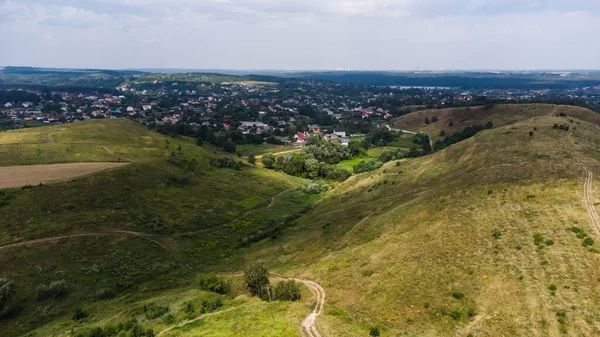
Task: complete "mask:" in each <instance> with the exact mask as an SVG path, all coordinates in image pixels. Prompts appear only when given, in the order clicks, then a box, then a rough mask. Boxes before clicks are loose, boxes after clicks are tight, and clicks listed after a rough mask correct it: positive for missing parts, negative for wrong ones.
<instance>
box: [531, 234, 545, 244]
mask: <svg viewBox="0 0 600 337" xmlns="http://www.w3.org/2000/svg"><path fill="white" fill-rule="evenodd" d="M533 243H534V244H535V245H536V246H540V245H542V244H543V243H544V237H543V236H542V234H541V233H535V234H533Z"/></svg>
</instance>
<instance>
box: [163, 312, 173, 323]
mask: <svg viewBox="0 0 600 337" xmlns="http://www.w3.org/2000/svg"><path fill="white" fill-rule="evenodd" d="M163 323H164V324H165V325H173V324H175V316H173V315H171V314H168V315H166V316H165V317H164V318H163Z"/></svg>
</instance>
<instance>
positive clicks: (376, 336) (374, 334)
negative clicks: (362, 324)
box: [369, 326, 381, 337]
mask: <svg viewBox="0 0 600 337" xmlns="http://www.w3.org/2000/svg"><path fill="white" fill-rule="evenodd" d="M380 335H381V333H380V332H379V328H378V327H375V326H372V327H371V329H370V330H369V336H371V337H379V336H380Z"/></svg>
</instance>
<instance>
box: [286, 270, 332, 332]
mask: <svg viewBox="0 0 600 337" xmlns="http://www.w3.org/2000/svg"><path fill="white" fill-rule="evenodd" d="M293 280H294V281H296V282H301V283H304V285H305V286H307V287H308V288H309V289H310V290H311V291H312V292H313V293H314V294H315V295H316V296H317V304H316V305H315V309H314V310H313V311H312V312H311V313H310V314H309V315H308V316H306V318H305V319H304V320H303V321H302V323H301V324H300V332H301V333H302V336H303V337H321V334H320V333H319V331H318V330H317V327H316V326H315V322H316V321H317V317H318V316H319V315H320V314H321V312H323V306H324V305H325V289H323V287H321V285H320V284H318V283H317V282H314V281H309V280H302V279H293Z"/></svg>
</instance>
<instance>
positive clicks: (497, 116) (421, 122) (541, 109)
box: [392, 104, 600, 137]
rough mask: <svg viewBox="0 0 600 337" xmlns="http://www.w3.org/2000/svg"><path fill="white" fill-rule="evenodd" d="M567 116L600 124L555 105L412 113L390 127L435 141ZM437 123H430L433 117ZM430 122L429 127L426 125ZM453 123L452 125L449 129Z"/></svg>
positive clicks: (598, 118)
mask: <svg viewBox="0 0 600 337" xmlns="http://www.w3.org/2000/svg"><path fill="white" fill-rule="evenodd" d="M560 113H565V114H568V115H569V116H571V117H574V118H578V119H581V120H584V121H588V122H591V123H595V124H600V116H598V114H596V113H594V112H593V111H591V110H589V109H585V108H580V107H575V106H566V105H554V104H496V105H494V106H491V107H483V106H475V107H463V108H449V109H436V110H422V111H416V112H412V113H410V114H407V115H404V116H402V117H398V118H394V119H393V120H392V125H393V126H394V127H395V128H398V129H404V130H411V131H421V132H425V133H428V134H429V135H430V136H434V137H437V136H439V134H440V132H442V131H445V132H446V134H452V133H455V132H458V131H462V130H463V129H464V128H465V127H468V126H472V125H474V124H480V125H485V124H486V123H487V122H492V123H493V124H494V126H495V127H498V126H503V125H510V124H515V123H518V122H520V121H523V120H525V119H529V118H533V117H542V116H554V115H559V114H560ZM434 116H435V117H437V118H438V121H437V122H433V121H432V119H433V117H434ZM426 119H429V121H430V122H431V124H426V123H425V120H426ZM450 122H452V125H450Z"/></svg>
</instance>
